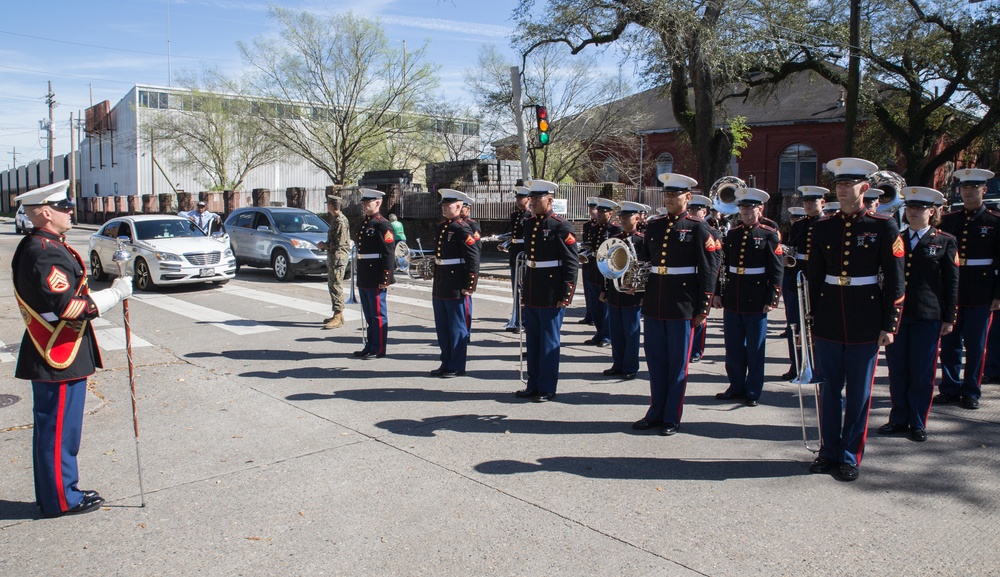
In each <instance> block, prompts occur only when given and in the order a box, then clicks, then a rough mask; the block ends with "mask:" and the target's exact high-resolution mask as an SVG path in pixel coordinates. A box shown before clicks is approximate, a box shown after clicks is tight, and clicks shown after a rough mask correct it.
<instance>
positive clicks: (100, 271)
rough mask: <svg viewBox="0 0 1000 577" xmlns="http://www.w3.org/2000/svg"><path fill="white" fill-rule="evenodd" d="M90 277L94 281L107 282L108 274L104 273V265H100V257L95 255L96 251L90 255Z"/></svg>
mask: <svg viewBox="0 0 1000 577" xmlns="http://www.w3.org/2000/svg"><path fill="white" fill-rule="evenodd" d="M90 276H92V277H94V280H102V281H103V280H108V273H106V272H104V265H102V264H101V257H100V256H98V255H97V251H91V253H90Z"/></svg>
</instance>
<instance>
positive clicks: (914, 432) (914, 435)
mask: <svg viewBox="0 0 1000 577" xmlns="http://www.w3.org/2000/svg"><path fill="white" fill-rule="evenodd" d="M910 439H911V440H914V441H916V442H918V443H923V442H924V441H926V440H927V431H925V430H923V429H910Z"/></svg>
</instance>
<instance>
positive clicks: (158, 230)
mask: <svg viewBox="0 0 1000 577" xmlns="http://www.w3.org/2000/svg"><path fill="white" fill-rule="evenodd" d="M135 234H136V237H138V239H139V240H155V239H159V238H187V237H202V236H206V235H205V233H204V232H202V230H201V229H200V228H198V226H197V225H195V223H193V222H191V221H189V220H181V219H177V220H174V219H171V220H143V221H136V223H135Z"/></svg>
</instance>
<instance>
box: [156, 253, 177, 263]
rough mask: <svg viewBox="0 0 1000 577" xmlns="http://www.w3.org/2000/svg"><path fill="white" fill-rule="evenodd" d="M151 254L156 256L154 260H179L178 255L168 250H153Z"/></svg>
mask: <svg viewBox="0 0 1000 577" xmlns="http://www.w3.org/2000/svg"><path fill="white" fill-rule="evenodd" d="M153 256H154V257H156V260H174V261H177V262H180V261H181V257H180V256H178V255H176V254H172V253H169V252H154V253H153Z"/></svg>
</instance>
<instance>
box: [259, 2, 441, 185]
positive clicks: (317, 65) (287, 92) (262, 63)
mask: <svg viewBox="0 0 1000 577" xmlns="http://www.w3.org/2000/svg"><path fill="white" fill-rule="evenodd" d="M270 14H271V17H272V18H274V19H275V20H276V21H277V23H278V26H279V33H278V35H277V37H276V38H271V37H263V36H261V37H257V38H255V39H254V40H253V41H252V42H251V43H250V44H244V43H240V45H239V46H240V51H241V53H242V55H243V59H244V60H245V61H246V62H247V63H248V64H249V65H250V66H251V67H252V68H253V69H254V70H255V72H256V77H255V78H254V79H253V81H252V82H253V84H254V86H255V87H256V89H257V91H258V92H259V93H261V94H264V95H267V96H268V97H269V98H271V99H272V100H273V102H274V110H273V114H266V115H265V118H266V121H267V122H268V124H269V125H270V126H271V129H272V133H273V134H275V136H276V137H277V138H279V139H280V141H281V143H282V144H283V145H284V146H285V147H287V148H288V150H290V151H291V152H293V153H295V154H297V155H299V156H301V157H302V158H304V159H305V160H306V161H308V162H310V163H311V164H313V165H314V166H316V167H317V168H319V169H320V170H322V171H323V172H325V173H326V174H327V175H328V176H329V177H330V180H331V181H332V182H333V183H334V184H344V183H347V182H350V181H352V180H354V179H356V178H357V177H358V176H360V173H361V172H362V170H363V169H364V167H365V166H366V164H367V163H369V162H371V161H372V159H373V158H374V157H375V156H376V154H378V153H379V152H380V147H384V142H385V140H386V139H394V138H401V137H405V136H407V135H412V134H415V133H417V132H418V131H419V130H420V123H419V118H420V116H421V115H420V112H421V111H425V110H427V104H428V102H429V97H430V94H431V91H432V89H433V88H434V87H435V86H436V79H435V77H434V69H433V68H432V67H431V66H430V65H429V64H427V63H425V62H424V57H425V54H426V46H423V47H420V48H418V49H416V50H412V49H411V50H409V51H404V50H402V49H401V47H396V46H394V45H393V44H392V43H391V42H390V41H389V39H388V38H387V37H386V35H385V32H384V30H383V29H382V26H381V24H380V23H378V22H377V21H373V20H368V19H365V18H361V17H357V16H354V15H353V14H345V15H334V16H330V17H324V18H321V17H317V16H315V15H313V14H310V13H307V12H296V11H292V10H287V9H284V8H280V7H277V6H272V7H271V8H270Z"/></svg>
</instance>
